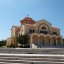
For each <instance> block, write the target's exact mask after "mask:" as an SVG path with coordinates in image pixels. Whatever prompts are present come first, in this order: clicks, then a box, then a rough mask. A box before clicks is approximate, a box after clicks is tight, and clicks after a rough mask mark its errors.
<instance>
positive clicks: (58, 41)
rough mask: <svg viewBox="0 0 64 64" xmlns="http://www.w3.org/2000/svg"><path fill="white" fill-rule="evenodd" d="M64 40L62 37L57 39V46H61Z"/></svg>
mask: <svg viewBox="0 0 64 64" xmlns="http://www.w3.org/2000/svg"><path fill="white" fill-rule="evenodd" d="M61 40H62V38H61V37H60V36H58V37H57V45H61Z"/></svg>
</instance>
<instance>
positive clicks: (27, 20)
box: [20, 17, 35, 24]
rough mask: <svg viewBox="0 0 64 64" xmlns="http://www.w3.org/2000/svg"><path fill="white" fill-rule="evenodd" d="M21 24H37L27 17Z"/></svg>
mask: <svg viewBox="0 0 64 64" xmlns="http://www.w3.org/2000/svg"><path fill="white" fill-rule="evenodd" d="M20 22H21V24H34V23H35V21H34V20H33V19H32V18H30V17H25V18H24V19H23V20H21V21H20Z"/></svg>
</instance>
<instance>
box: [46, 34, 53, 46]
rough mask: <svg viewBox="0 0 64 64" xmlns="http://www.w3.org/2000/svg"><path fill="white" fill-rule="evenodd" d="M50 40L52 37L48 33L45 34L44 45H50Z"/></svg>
mask: <svg viewBox="0 0 64 64" xmlns="http://www.w3.org/2000/svg"><path fill="white" fill-rule="evenodd" d="M51 40H52V37H51V36H50V35H47V36H46V45H47V46H50V45H51V43H52V42H51Z"/></svg>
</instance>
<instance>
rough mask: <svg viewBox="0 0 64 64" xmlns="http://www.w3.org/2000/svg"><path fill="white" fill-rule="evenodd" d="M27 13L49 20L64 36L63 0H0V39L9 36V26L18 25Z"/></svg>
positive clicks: (36, 18)
mask: <svg viewBox="0 0 64 64" xmlns="http://www.w3.org/2000/svg"><path fill="white" fill-rule="evenodd" d="M27 14H28V16H29V17H31V18H33V19H34V20H36V21H38V20H42V19H45V20H47V21H49V22H50V23H52V25H53V26H55V27H58V28H60V29H61V30H60V32H61V35H62V36H63V37H64V0H0V40H5V39H7V38H8V37H10V36H11V27H12V26H13V25H17V26H20V20H22V19H23V18H25V17H26V16H27Z"/></svg>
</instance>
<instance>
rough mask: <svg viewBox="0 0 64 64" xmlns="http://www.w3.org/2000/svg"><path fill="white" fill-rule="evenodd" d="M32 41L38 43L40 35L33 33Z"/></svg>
mask: <svg viewBox="0 0 64 64" xmlns="http://www.w3.org/2000/svg"><path fill="white" fill-rule="evenodd" d="M32 43H33V44H35V45H37V44H38V35H37V34H33V35H32Z"/></svg>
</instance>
